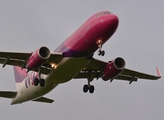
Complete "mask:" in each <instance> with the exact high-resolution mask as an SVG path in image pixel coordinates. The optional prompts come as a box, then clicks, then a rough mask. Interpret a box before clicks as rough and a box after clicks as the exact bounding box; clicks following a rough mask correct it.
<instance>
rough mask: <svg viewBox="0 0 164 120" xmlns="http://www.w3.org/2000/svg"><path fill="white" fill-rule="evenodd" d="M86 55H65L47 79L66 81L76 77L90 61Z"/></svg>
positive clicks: (58, 81) (57, 81)
mask: <svg viewBox="0 0 164 120" xmlns="http://www.w3.org/2000/svg"><path fill="white" fill-rule="evenodd" d="M89 62H90V60H89V59H86V58H84V57H64V58H63V59H62V60H61V62H60V63H59V64H58V65H57V67H56V68H54V70H53V71H52V72H51V73H50V75H48V76H47V78H46V81H47V82H48V81H53V82H55V83H64V82H67V81H69V80H71V79H72V78H74V77H75V76H76V75H77V74H78V73H79V72H80V71H81V70H82V69H83V68H84V67H85V66H86V65H88V63H89Z"/></svg>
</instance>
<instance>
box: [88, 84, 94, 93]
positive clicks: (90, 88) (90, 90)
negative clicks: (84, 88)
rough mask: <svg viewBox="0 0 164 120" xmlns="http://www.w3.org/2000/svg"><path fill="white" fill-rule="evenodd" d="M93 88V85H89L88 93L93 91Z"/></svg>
mask: <svg viewBox="0 0 164 120" xmlns="http://www.w3.org/2000/svg"><path fill="white" fill-rule="evenodd" d="M94 89H95V87H94V86H93V85H91V86H90V87H89V92H90V93H93V92H94Z"/></svg>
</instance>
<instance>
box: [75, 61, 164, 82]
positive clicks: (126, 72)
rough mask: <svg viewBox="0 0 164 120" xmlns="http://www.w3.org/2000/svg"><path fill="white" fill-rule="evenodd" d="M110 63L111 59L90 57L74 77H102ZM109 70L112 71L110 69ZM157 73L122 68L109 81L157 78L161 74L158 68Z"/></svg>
mask: <svg viewBox="0 0 164 120" xmlns="http://www.w3.org/2000/svg"><path fill="white" fill-rule="evenodd" d="M110 63H111V61H109V62H108V63H107V62H104V61H100V60H97V59H92V60H91V62H90V63H89V64H88V65H87V66H86V67H85V68H84V69H83V70H82V71H81V72H80V73H79V74H78V75H77V76H75V79H77V78H88V79H93V78H97V79H98V78H102V76H103V74H104V71H105V70H106V68H107V67H108V64H110ZM109 68H110V67H109ZM109 71H110V72H111V73H113V71H112V70H111V69H110V70H109ZM157 73H158V76H155V75H150V74H146V73H142V72H138V71H134V70H130V69H127V68H124V69H123V70H122V72H120V73H119V74H118V75H115V77H113V78H111V79H109V80H111V81H113V79H117V80H125V81H129V82H130V83H131V82H133V81H137V79H138V78H139V79H148V80H157V79H159V78H161V75H160V73H159V70H158V69H157Z"/></svg>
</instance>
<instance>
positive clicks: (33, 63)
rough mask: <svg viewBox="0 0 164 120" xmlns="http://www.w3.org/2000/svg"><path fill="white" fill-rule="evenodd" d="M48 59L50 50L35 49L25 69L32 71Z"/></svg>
mask: <svg viewBox="0 0 164 120" xmlns="http://www.w3.org/2000/svg"><path fill="white" fill-rule="evenodd" d="M49 57H50V50H49V49H48V48H47V47H41V48H39V49H37V50H36V51H35V52H33V54H32V55H31V57H30V58H29V59H28V61H27V64H26V68H27V69H34V68H38V67H40V66H41V65H43V64H44V63H45V62H46V61H47V60H48V59H49Z"/></svg>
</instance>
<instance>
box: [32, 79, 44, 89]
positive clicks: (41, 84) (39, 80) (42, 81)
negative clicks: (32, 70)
mask: <svg viewBox="0 0 164 120" xmlns="http://www.w3.org/2000/svg"><path fill="white" fill-rule="evenodd" d="M39 83H40V86H41V87H44V85H45V80H44V79H39V78H35V79H34V85H35V86H38V84H39Z"/></svg>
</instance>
